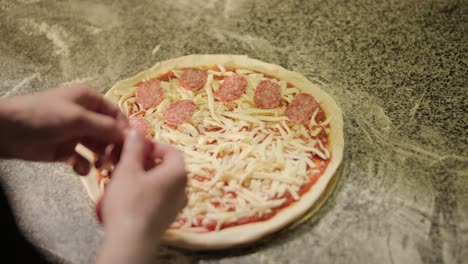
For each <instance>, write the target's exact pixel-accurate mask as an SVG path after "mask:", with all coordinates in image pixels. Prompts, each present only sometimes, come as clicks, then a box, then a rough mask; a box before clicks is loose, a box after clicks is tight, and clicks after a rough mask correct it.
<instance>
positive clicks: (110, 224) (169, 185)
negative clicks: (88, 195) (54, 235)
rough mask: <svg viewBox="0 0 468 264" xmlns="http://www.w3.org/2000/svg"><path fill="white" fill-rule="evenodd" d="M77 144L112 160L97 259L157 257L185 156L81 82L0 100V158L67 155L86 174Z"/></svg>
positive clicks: (181, 201) (181, 190) (182, 182)
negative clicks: (132, 125)
mask: <svg viewBox="0 0 468 264" xmlns="http://www.w3.org/2000/svg"><path fill="white" fill-rule="evenodd" d="M77 143H81V144H83V145H85V146H86V147H88V148H89V149H91V150H93V151H94V152H95V153H96V154H97V155H99V156H100V157H103V158H104V159H106V160H112V161H113V162H115V169H114V172H113V174H112V181H111V182H110V183H109V185H108V186H107V188H106V192H105V193H104V195H103V197H101V199H100V201H99V202H98V205H97V207H96V212H97V214H98V217H99V219H100V221H101V222H102V224H103V227H104V231H105V235H104V240H103V242H102V245H101V247H100V249H99V250H98V255H97V259H96V262H97V263H152V262H154V260H155V254H156V253H157V248H158V245H159V243H160V238H161V236H162V235H163V233H164V231H165V230H166V229H167V227H168V226H169V225H170V223H171V222H172V221H173V220H174V219H175V217H176V215H177V213H178V212H179V211H180V210H181V209H182V208H183V207H184V206H185V205H186V203H187V197H186V194H185V186H186V183H187V176H186V175H187V172H186V171H185V164H184V160H183V155H182V154H181V153H180V152H179V151H177V150H176V149H175V148H173V147H171V146H169V145H165V144H160V143H153V142H151V141H149V140H146V139H145V138H144V136H143V135H142V134H141V133H140V132H139V131H136V130H134V129H131V128H129V125H128V121H127V119H126V117H125V116H124V115H123V114H122V113H121V112H120V111H119V109H118V108H117V107H116V106H114V105H113V104H111V103H109V102H108V101H106V100H105V99H104V98H103V97H102V96H101V95H100V94H99V93H98V92H96V90H95V89H93V88H92V87H90V86H88V85H86V84H70V85H66V86H63V87H60V88H57V89H51V90H48V91H45V92H42V93H38V94H34V95H27V96H18V97H10V98H5V99H1V100H0V158H14V159H23V160H33V161H64V162H67V163H68V164H70V165H71V166H72V167H73V169H74V170H75V171H76V172H77V173H78V174H80V175H86V174H87V173H88V171H89V169H90V164H89V163H88V161H87V160H85V159H84V158H82V157H81V156H79V155H78V154H77V153H76V152H75V151H74V149H75V146H76V144H77ZM122 145H123V146H122ZM112 146H118V149H122V151H121V153H120V151H119V152H118V153H114V152H113V151H110V150H112ZM114 149H117V148H114ZM109 156H112V158H110V157H109ZM156 159H159V160H161V163H158V165H156V163H155V162H153V161H154V160H156Z"/></svg>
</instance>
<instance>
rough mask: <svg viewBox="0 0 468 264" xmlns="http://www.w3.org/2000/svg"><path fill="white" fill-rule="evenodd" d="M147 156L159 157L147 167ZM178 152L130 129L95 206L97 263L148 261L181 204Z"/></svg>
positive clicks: (184, 174)
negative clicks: (99, 227) (99, 234)
mask: <svg viewBox="0 0 468 264" xmlns="http://www.w3.org/2000/svg"><path fill="white" fill-rule="evenodd" d="M148 160H160V161H161V162H160V163H159V164H157V165H156V163H153V165H152V166H150V167H148V163H147V162H146V161H148ZM186 183H187V172H186V170H185V164H184V159H183V155H182V153H181V152H179V151H178V150H176V149H175V148H173V147H171V146H169V145H165V144H159V143H158V144H155V143H152V142H151V141H149V140H145V139H144V137H143V135H142V134H141V133H140V132H138V131H136V130H130V131H129V133H128V135H127V137H126V139H125V142H124V146H123V150H122V154H121V157H120V161H119V162H118V163H117V165H116V167H115V169H114V171H113V173H112V180H111V181H110V183H109V184H108V185H107V187H106V190H105V192H104V195H103V196H102V197H101V199H100V201H99V202H98V204H97V206H96V211H97V214H98V218H99V219H100V220H101V222H102V223H103V225H104V231H105V236H104V242H103V245H102V247H101V250H100V251H99V254H98V262H99V263H151V262H153V261H154V253H155V252H157V246H158V243H159V240H160V237H161V236H162V235H163V233H164V231H165V230H166V229H167V227H168V226H169V225H170V224H171V223H172V221H173V220H174V219H175V217H176V216H177V213H178V212H179V211H180V210H181V209H182V208H183V207H184V206H185V205H186V203H187V197H186V194H185V186H186Z"/></svg>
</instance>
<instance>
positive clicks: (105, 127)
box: [70, 111, 124, 143]
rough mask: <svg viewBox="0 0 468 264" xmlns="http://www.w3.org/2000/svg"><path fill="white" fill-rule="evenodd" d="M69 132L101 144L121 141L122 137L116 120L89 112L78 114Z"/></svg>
mask: <svg viewBox="0 0 468 264" xmlns="http://www.w3.org/2000/svg"><path fill="white" fill-rule="evenodd" d="M70 130H71V131H70V133H73V134H74V135H76V136H81V137H87V138H93V139H94V140H95V141H101V142H103V143H112V142H115V141H121V140H123V137H124V136H123V129H122V128H120V127H119V126H118V124H117V122H116V120H114V119H113V118H111V117H108V116H105V115H101V114H97V113H94V112H90V111H85V112H82V113H80V114H79V116H78V118H77V119H76V121H75V122H74V126H71V127H70Z"/></svg>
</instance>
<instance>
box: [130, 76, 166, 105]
mask: <svg viewBox="0 0 468 264" xmlns="http://www.w3.org/2000/svg"><path fill="white" fill-rule="evenodd" d="M135 93H136V101H137V103H139V104H140V105H141V106H142V107H143V108H144V109H149V108H151V107H155V106H158V105H159V104H160V103H161V102H162V100H164V91H163V89H162V87H161V82H160V81H159V80H158V79H152V80H148V81H144V82H141V83H140V84H138V87H137V89H136V92H135Z"/></svg>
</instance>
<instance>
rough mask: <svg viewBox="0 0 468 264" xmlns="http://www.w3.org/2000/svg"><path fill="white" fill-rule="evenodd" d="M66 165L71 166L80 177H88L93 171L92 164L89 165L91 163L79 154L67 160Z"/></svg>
mask: <svg viewBox="0 0 468 264" xmlns="http://www.w3.org/2000/svg"><path fill="white" fill-rule="evenodd" d="M66 163H67V164H69V165H70V166H71V167H72V168H73V170H74V171H75V172H76V173H77V174H78V175H80V176H86V175H88V173H89V171H90V169H91V164H90V163H89V161H88V160H87V159H85V158H83V157H82V156H81V155H80V154H78V153H74V154H73V155H71V156H70V157H69V158H68V159H67V161H66Z"/></svg>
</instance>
